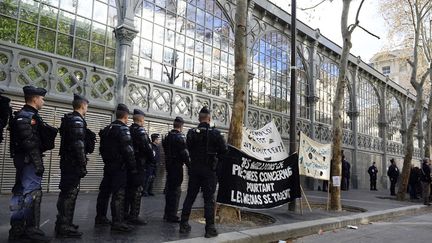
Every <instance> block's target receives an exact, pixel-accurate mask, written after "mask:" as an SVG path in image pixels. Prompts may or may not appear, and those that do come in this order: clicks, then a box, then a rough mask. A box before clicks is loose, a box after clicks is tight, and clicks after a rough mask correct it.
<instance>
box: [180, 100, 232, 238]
mask: <svg viewBox="0 0 432 243" xmlns="http://www.w3.org/2000/svg"><path fill="white" fill-rule="evenodd" d="M210 119H211V115H210V111H209V109H208V108H207V107H206V106H205V107H203V108H202V109H201V110H200V112H199V122H200V124H199V125H198V127H197V128H193V129H190V130H189V131H188V134H187V139H186V143H187V147H188V150H189V152H190V159H191V164H190V166H189V171H188V172H189V183H188V190H187V194H186V198H185V200H184V203H183V210H182V214H181V219H180V230H179V231H180V233H189V232H190V231H191V226H190V225H189V223H188V221H189V216H190V213H191V209H192V205H193V203H194V201H195V199H196V196H197V195H198V192H199V191H200V189H202V191H203V197H204V217H205V219H206V226H205V230H206V233H205V237H206V238H210V237H216V236H217V235H218V232H217V230H216V227H215V222H214V221H215V212H214V207H215V199H214V193H215V191H216V167H217V163H218V159H219V157H220V156H221V155H222V154H225V153H226V152H227V150H228V148H227V145H226V142H225V139H224V138H223V136H222V135H221V133H220V131H219V130H218V129H216V128H214V127H210Z"/></svg>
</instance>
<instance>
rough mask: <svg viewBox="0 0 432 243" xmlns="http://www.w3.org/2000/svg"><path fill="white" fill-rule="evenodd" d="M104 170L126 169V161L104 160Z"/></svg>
mask: <svg viewBox="0 0 432 243" xmlns="http://www.w3.org/2000/svg"><path fill="white" fill-rule="evenodd" d="M104 164H105V166H104V170H108V171H110V172H115V171H118V170H121V171H123V170H125V169H126V163H124V162H120V163H119V162H118V160H104Z"/></svg>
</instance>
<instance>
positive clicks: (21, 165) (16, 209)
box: [9, 86, 57, 242]
mask: <svg viewBox="0 0 432 243" xmlns="http://www.w3.org/2000/svg"><path fill="white" fill-rule="evenodd" d="M23 91H24V98H25V103H26V104H25V105H24V107H23V108H22V109H21V110H19V111H18V112H15V115H14V117H13V118H12V119H11V122H10V128H11V156H12V157H13V159H14V165H15V168H16V179H15V185H14V187H13V189H12V193H13V196H12V199H11V205H10V208H11V210H12V215H11V220H10V223H11V229H10V230H9V239H10V240H17V241H20V242H21V241H23V240H30V241H31V242H47V241H49V238H48V237H47V236H45V233H44V232H43V231H42V230H40V229H39V223H40V204H41V200H42V187H41V182H42V175H43V173H44V170H45V168H44V165H43V160H42V153H43V152H45V151H47V150H50V149H53V148H54V139H55V136H56V135H57V129H55V128H53V127H50V126H49V125H47V124H45V123H44V122H43V120H42V117H41V116H40V115H39V113H38V111H39V110H40V109H42V107H43V105H44V97H45V94H46V92H47V91H46V90H45V89H43V88H36V87H33V86H25V87H24V88H23Z"/></svg>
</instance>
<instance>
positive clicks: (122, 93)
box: [0, 0, 425, 193]
mask: <svg viewBox="0 0 432 243" xmlns="http://www.w3.org/2000/svg"><path fill="white" fill-rule="evenodd" d="M235 11H236V5H235V1H233V0H48V1H31V0H3V1H1V2H0V23H1V24H0V87H1V88H3V89H4V90H5V91H6V95H7V96H8V97H10V98H11V99H12V106H13V108H14V110H17V109H19V108H20V107H21V106H22V105H23V102H24V99H23V97H22V87H23V86H25V85H35V86H38V87H43V88H45V89H47V90H48V93H47V96H46V101H47V102H46V105H45V106H44V108H43V109H42V110H41V115H42V116H43V118H44V120H45V121H46V122H48V123H50V124H51V125H54V126H59V125H60V121H61V117H62V116H63V114H64V113H67V112H70V111H71V109H72V108H71V105H70V104H71V101H72V93H78V94H81V95H85V96H86V98H87V99H89V100H90V109H89V112H88V114H87V116H86V119H87V122H88V125H89V128H90V129H92V130H93V131H94V132H98V131H99V129H101V128H103V127H104V126H106V125H107V124H109V123H110V122H111V120H112V119H113V110H114V108H115V106H116V105H117V104H118V103H126V104H127V105H128V106H129V107H130V108H131V109H133V108H139V109H142V110H144V111H145V112H146V129H147V130H148V131H149V133H150V134H151V133H162V134H165V133H166V132H168V131H169V130H170V129H171V124H172V121H173V119H174V118H175V117H176V116H181V117H183V118H184V119H185V121H186V126H187V127H192V126H195V125H196V124H197V120H198V112H199V110H200V109H201V107H202V106H204V105H207V106H209V107H210V108H211V115H212V121H213V122H214V125H215V126H216V127H218V128H219V129H221V130H222V131H224V132H227V131H228V127H229V118H230V117H229V116H230V112H231V110H230V104H232V99H233V97H232V93H233V83H234V33H233V29H234V23H233V20H234V15H235ZM290 22H291V21H290V15H289V14H288V13H286V12H285V11H283V10H282V9H280V8H278V7H276V6H275V5H273V4H272V3H270V2H269V1H267V0H254V1H251V4H250V6H249V8H248V26H247V32H248V33H249V34H248V36H247V47H248V49H247V52H248V68H249V73H250V75H249V77H250V80H249V86H248V92H247V98H248V104H247V108H246V109H247V111H246V117H245V123H246V125H247V126H248V127H251V128H259V127H261V126H263V125H264V124H266V123H268V122H270V121H274V122H275V124H276V126H277V128H278V129H279V131H280V133H281V135H282V138H283V139H284V140H285V141H286V142H287V143H288V139H289V124H290V123H289V120H290V118H289V107H290V101H289V94H290V66H291V64H290V51H289V50H290V42H291V37H290ZM297 26H298V27H297V28H298V33H297V36H296V44H297V51H298V54H297V63H296V67H297V68H298V69H297V82H298V83H297V87H298V90H297V117H298V118H297V123H296V129H297V131H302V132H303V133H305V134H307V135H308V136H310V137H312V138H313V139H315V140H317V141H320V142H322V143H329V142H330V141H331V136H332V131H331V123H332V102H333V99H334V97H335V91H336V82H337V78H338V74H339V67H338V58H339V55H340V53H341V47H340V46H338V45H336V44H335V43H333V42H332V41H331V40H329V39H327V38H326V37H325V36H322V35H320V33H319V31H318V30H314V29H312V28H310V27H309V26H307V25H305V24H303V23H301V22H298V24H297ZM347 79H348V81H349V82H348V86H347V88H346V90H345V102H344V111H343V126H344V127H343V128H344V134H343V147H344V153H345V155H346V158H347V160H348V161H349V162H350V163H351V166H352V169H351V172H352V176H351V177H352V184H353V187H354V188H368V187H369V177H368V175H367V173H366V171H367V168H368V167H369V166H370V164H371V163H372V162H373V161H375V162H376V163H377V167H378V169H379V170H380V172H379V175H378V176H379V183H378V184H379V185H378V187H379V188H383V187H386V186H387V181H388V179H387V176H386V169H387V167H388V163H389V162H388V161H389V159H390V158H392V157H394V158H396V159H397V160H398V165H399V167H400V168H401V167H402V160H401V158H402V157H403V154H404V142H405V140H406V138H405V136H406V128H407V124H408V122H409V119H410V117H411V114H412V109H413V107H414V99H415V96H413V94H411V93H409V91H407V90H405V89H403V88H402V87H401V86H399V85H398V84H396V83H394V82H393V81H392V80H389V79H388V78H386V77H385V76H384V75H382V74H381V73H380V72H378V71H377V70H375V69H373V68H372V67H370V66H369V65H368V64H367V63H365V62H363V61H362V60H361V59H359V58H357V57H355V56H350V58H349V72H348V73H347ZM422 116H423V117H425V112H423V115H422ZM421 121H422V122H420V123H419V124H418V126H417V128H416V129H417V131H416V136H415V137H414V141H415V142H414V143H415V152H414V153H415V155H414V160H416V159H418V158H420V157H421V155H422V150H423V149H422V147H423V134H424V131H423V123H424V121H425V118H423V119H421ZM6 137H7V139H6V140H5V142H3V143H2V144H1V146H0V154H1V155H0V178H1V181H0V192H1V193H9V192H10V190H11V188H12V186H13V183H14V177H15V168H14V166H13V162H12V159H11V158H10V157H9V144H8V135H7V134H6ZM56 143H57V145H59V143H60V136H58V137H57V141H56ZM58 149H59V146H56V148H55V149H54V150H52V151H49V152H48V153H46V154H45V157H44V163H45V168H46V172H45V175H44V177H45V178H44V180H43V190H44V191H48V192H51V191H58V184H59V180H60V169H59V160H60V159H59V155H58ZM95 151H98V147H96V150H95ZM89 159H90V160H89V162H88V166H87V170H88V174H87V176H86V177H85V178H83V180H82V181H81V190H84V191H87V190H88V191H92V190H93V191H94V190H98V187H99V183H100V180H101V178H102V174H103V162H102V159H101V157H100V155H99V154H98V153H97V152H95V153H93V154H92V155H90V156H89ZM162 163H163V155H162ZM164 174H165V171H164V166H163V165H161V166H160V167H159V170H158V175H157V181H156V183H155V184H156V186H157V188H156V189H158V190H160V191H161V190H162V189H163V187H164V180H165V178H164ZM185 181H186V180H185ZM185 183H186V182H185ZM185 183H184V186H185ZM304 183H306V184H307V185H308V187H312V186H313V184H315V189H316V187H317V185H318V182H313V181H310V180H305V181H304ZM184 186H183V187H184Z"/></svg>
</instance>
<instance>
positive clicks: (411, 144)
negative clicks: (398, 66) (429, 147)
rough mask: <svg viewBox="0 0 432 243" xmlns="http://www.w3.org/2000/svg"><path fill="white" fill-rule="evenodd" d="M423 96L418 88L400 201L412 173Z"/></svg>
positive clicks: (407, 144)
mask: <svg viewBox="0 0 432 243" xmlns="http://www.w3.org/2000/svg"><path fill="white" fill-rule="evenodd" d="M422 96H423V87H420V86H419V88H417V100H416V102H415V106H414V114H413V116H412V118H411V122H410V124H409V126H408V130H407V143H406V150H405V157H404V163H403V167H402V174H401V181H400V183H399V189H398V192H397V199H398V200H404V199H405V195H406V191H407V187H408V180H409V175H410V171H411V160H412V157H413V153H414V129H415V127H416V124H417V123H418V121H419V119H420V113H421V110H422V107H423V97H422Z"/></svg>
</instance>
